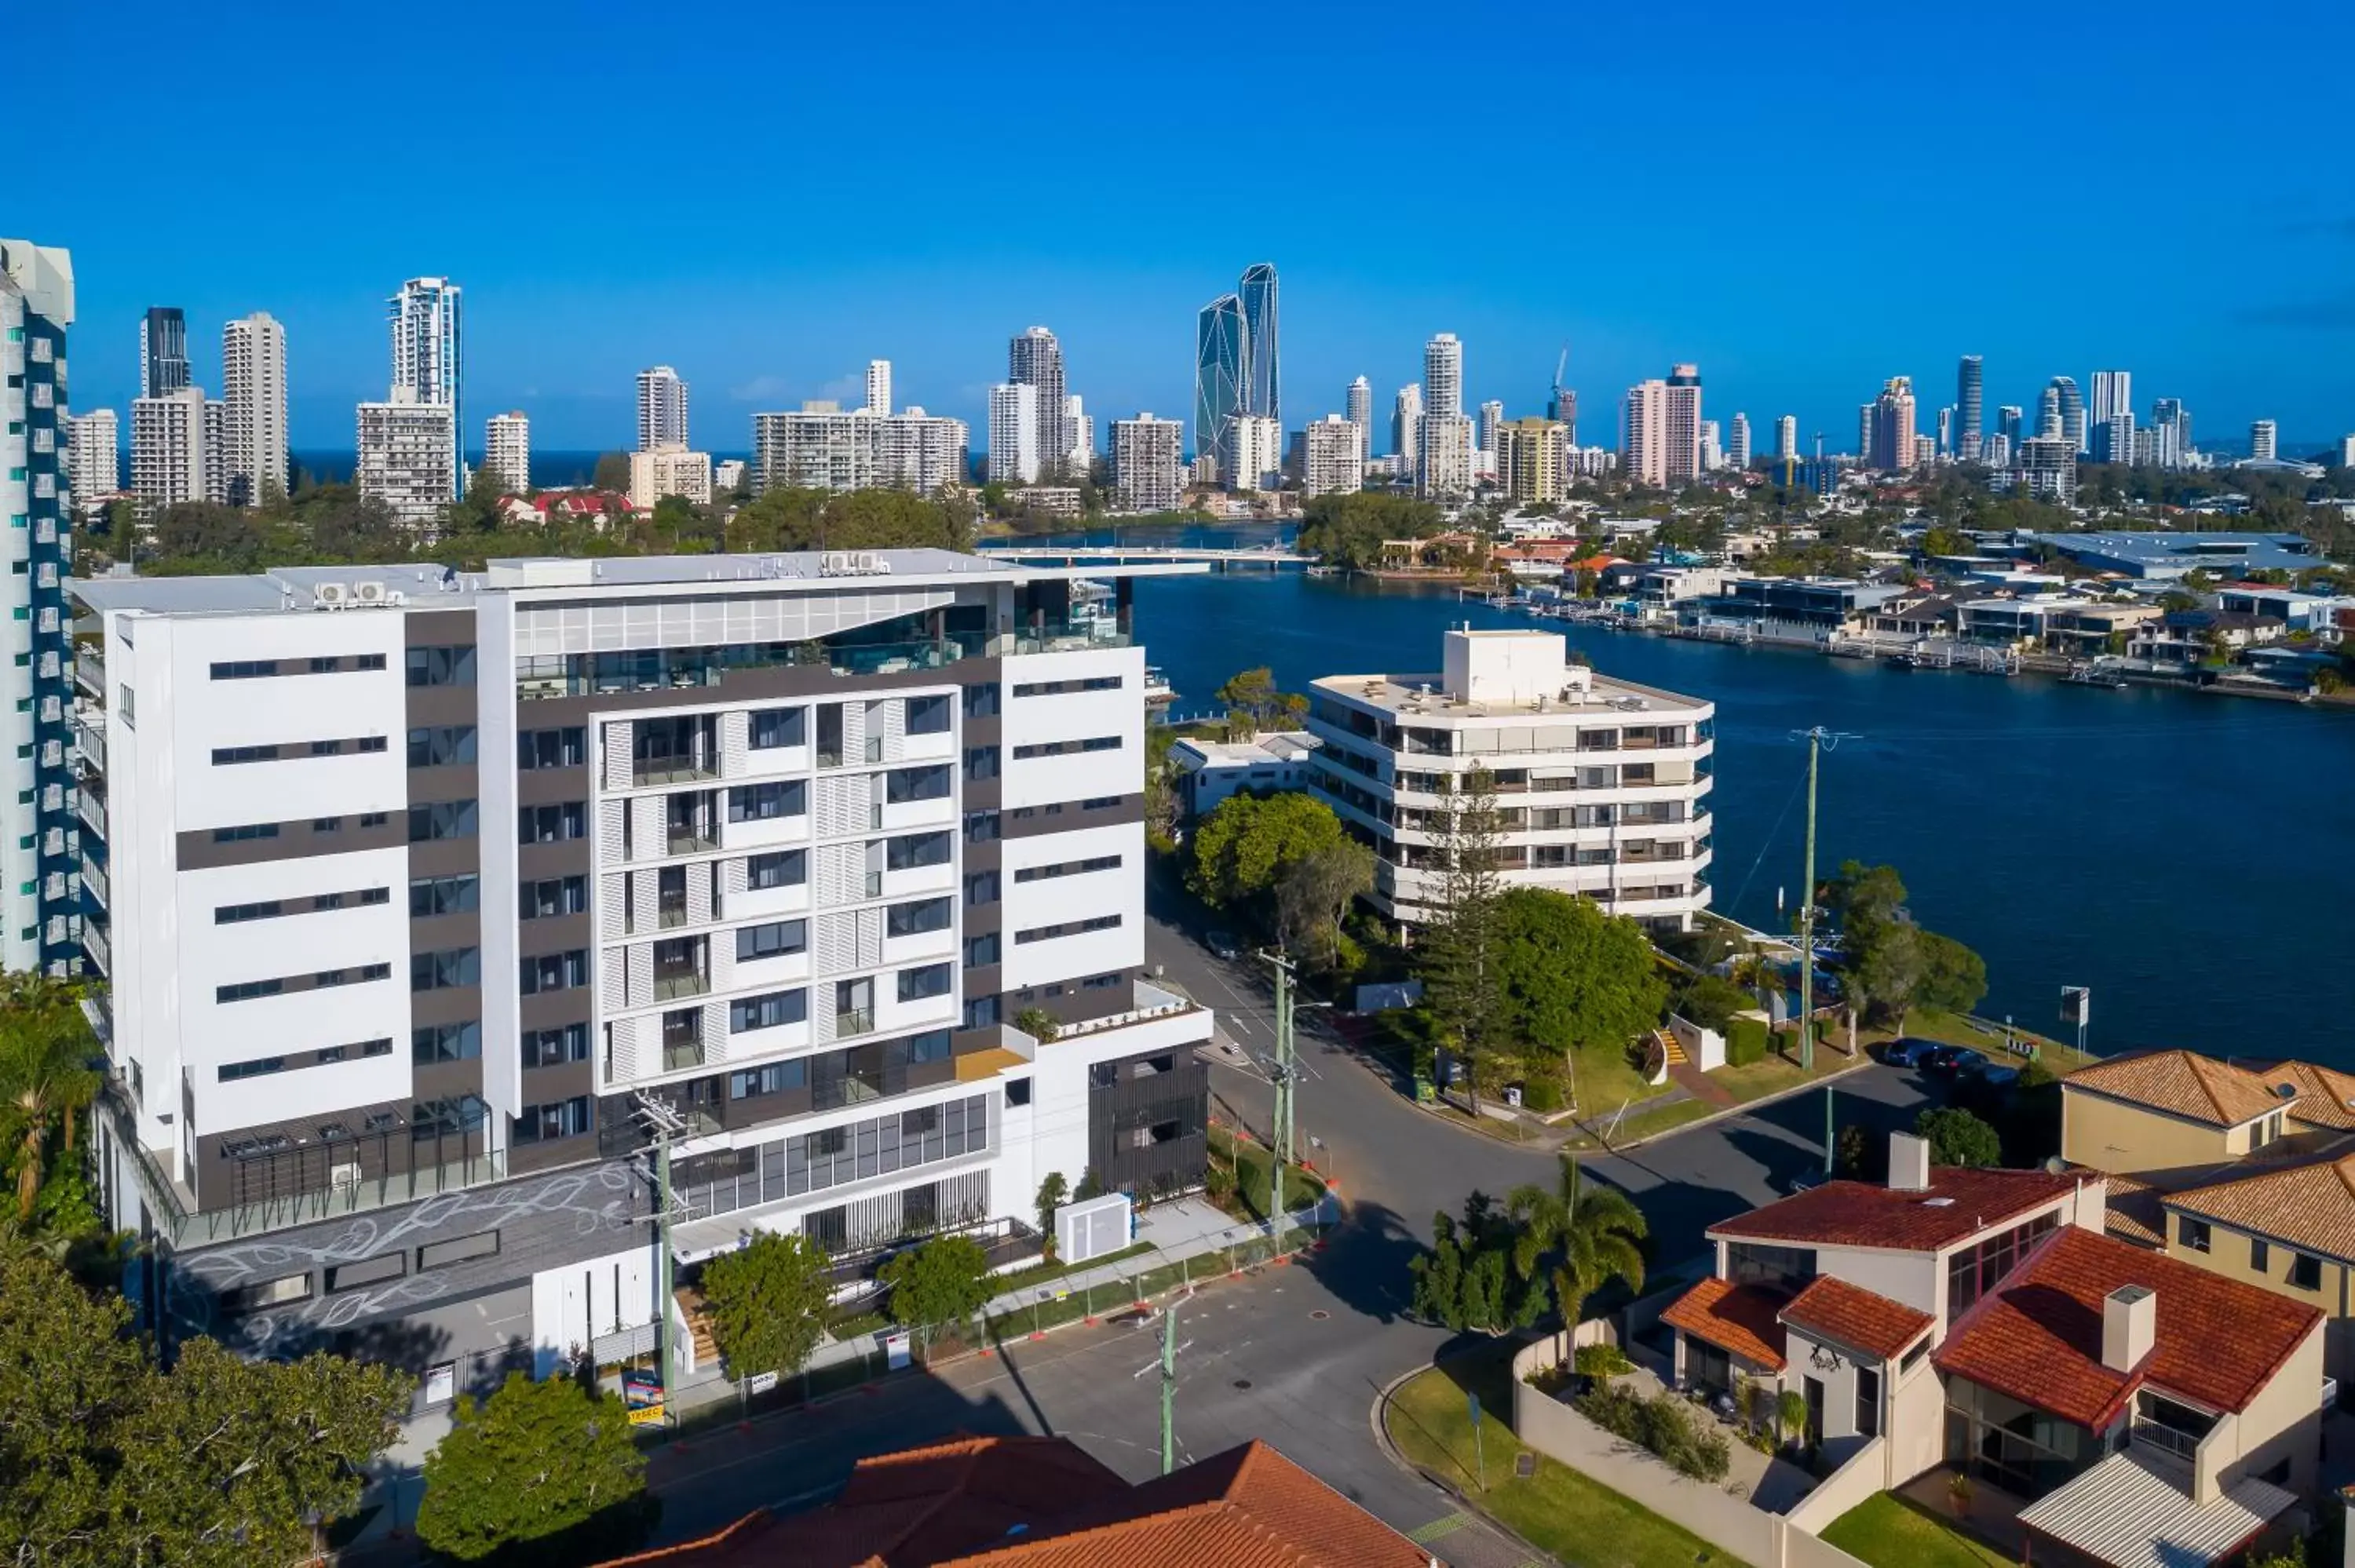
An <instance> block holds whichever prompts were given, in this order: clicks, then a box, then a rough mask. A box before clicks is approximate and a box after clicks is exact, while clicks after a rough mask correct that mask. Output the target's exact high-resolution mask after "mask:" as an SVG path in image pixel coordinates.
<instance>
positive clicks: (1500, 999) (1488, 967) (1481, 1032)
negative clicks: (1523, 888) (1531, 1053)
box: [1422, 765, 1512, 1116]
mask: <svg viewBox="0 0 2355 1568" xmlns="http://www.w3.org/2000/svg"><path fill="white" fill-rule="evenodd" d="M1439 794H1440V805H1439V810H1436V811H1435V812H1433V813H1432V837H1433V840H1434V841H1435V842H1434V843H1433V851H1432V853H1433V859H1434V860H1435V861H1436V862H1437V865H1438V870H1439V895H1438V898H1437V899H1436V900H1435V901H1434V902H1433V905H1432V906H1431V908H1432V914H1431V919H1430V921H1429V923H1428V924H1427V925H1426V926H1425V927H1423V934H1422V940H1423V951H1424V959H1423V1001H1424V1003H1425V1005H1427V1006H1428V1007H1429V1008H1430V1009H1431V1010H1432V1012H1433V1014H1434V1015H1435V1016H1437V1017H1438V1018H1440V1019H1442V1020H1443V1021H1444V1026H1445V1028H1446V1030H1447V1037H1448V1038H1449V1040H1450V1041H1451V1042H1452V1045H1453V1049H1454V1052H1455V1054H1456V1055H1457V1056H1459V1057H1461V1058H1463V1060H1464V1061H1465V1065H1466V1068H1467V1078H1468V1080H1469V1082H1470V1085H1471V1093H1472V1111H1473V1114H1474V1115H1475V1116H1477V1115H1478V1114H1479V1111H1480V1087H1481V1082H1482V1080H1483V1078H1484V1077H1485V1078H1487V1079H1488V1080H1489V1081H1490V1082H1496V1081H1499V1080H1501V1078H1502V1077H1503V1076H1504V1075H1505V1074H1506V1073H1507V1072H1508V1070H1509V1069H1510V1067H1511V1065H1512V1057H1511V1049H1510V1045H1511V1043H1510V1040H1509V1038H1508V1033H1507V1030H1506V1027H1505V987H1504V980H1503V976H1502V974H1501V972H1500V970H1499V968H1498V965H1497V946H1498V941H1499V938H1500V935H1501V932H1500V926H1501V922H1500V920H1499V918H1498V905H1499V903H1500V901H1501V900H1502V898H1503V896H1504V883H1503V878H1502V877H1501V875H1500V874H1499V873H1498V863H1499V861H1500V860H1501V858H1502V844H1503V840H1504V836H1505V827H1504V819H1503V817H1502V815H1501V814H1500V813H1499V812H1498V811H1497V778H1496V775H1495V774H1493V773H1491V772H1490V771H1489V770H1488V769H1487V768H1485V767H1481V766H1478V765H1475V766H1474V767H1473V768H1472V770H1471V771H1470V772H1468V773H1466V774H1465V776H1464V779H1463V781H1462V782H1461V783H1460V784H1459V783H1457V782H1456V781H1455V779H1453V778H1452V777H1449V776H1447V775H1442V776H1441V779H1440V789H1439Z"/></svg>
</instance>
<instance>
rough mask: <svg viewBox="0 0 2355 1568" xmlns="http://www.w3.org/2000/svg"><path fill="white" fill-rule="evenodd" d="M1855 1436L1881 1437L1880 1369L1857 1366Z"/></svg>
mask: <svg viewBox="0 0 2355 1568" xmlns="http://www.w3.org/2000/svg"><path fill="white" fill-rule="evenodd" d="M1856 1435H1857V1436H1859V1437H1878V1436H1881V1369H1880V1368H1879V1367H1869V1366H1862V1365H1859V1367H1858V1368H1857V1369H1856Z"/></svg>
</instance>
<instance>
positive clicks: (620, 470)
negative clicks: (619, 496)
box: [589, 452, 630, 491]
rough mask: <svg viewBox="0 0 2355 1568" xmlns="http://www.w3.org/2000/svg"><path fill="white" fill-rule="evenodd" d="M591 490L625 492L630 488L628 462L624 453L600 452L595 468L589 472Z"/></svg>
mask: <svg viewBox="0 0 2355 1568" xmlns="http://www.w3.org/2000/svg"><path fill="white" fill-rule="evenodd" d="M589 487H590V488H591V490H618V491H627V490H628V489H629V488H630V460H629V456H628V454H627V453H624V452H602V453H600V454H599V455H598V458H597V466H596V467H595V468H594V469H592V470H591V471H590V474H589Z"/></svg>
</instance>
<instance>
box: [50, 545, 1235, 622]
mask: <svg viewBox="0 0 2355 1568" xmlns="http://www.w3.org/2000/svg"><path fill="white" fill-rule="evenodd" d="M1207 571H1209V565H1208V564H1207V563H1204V562H1198V561H1147V562H1121V563H1118V564H1113V563H1091V564H1090V565H1087V566H1083V567H1081V566H1061V567H1055V566H1032V565H1028V564H1026V563H1023V562H1019V561H1008V560H998V559H993V558H991V557H990V556H978V555H968V554H964V553H963V552H961V551H956V550H939V549H913V550H862V551H834V552H820V551H816V550H793V551H780V552H777V553H775V554H768V555H709V556H507V557H500V558H496V559H493V560H490V561H487V562H485V564H484V569H483V570H482V571H479V572H464V571H456V570H453V569H451V568H447V567H437V566H430V565H429V566H418V565H408V564H403V565H395V566H359V565H355V566H347V567H272V568H271V569H270V570H268V571H263V572H256V573H252V574H250V575H243V576H237V577H134V576H129V575H124V576H119V577H118V576H109V577H78V578H76V579H74V581H73V583H72V585H71V589H70V591H71V592H72V594H73V595H74V597H75V598H77V599H80V600H81V601H82V602H83V603H84V604H87V605H88V606H90V607H91V609H96V610H101V611H104V610H139V611H143V612H145V613H147V614H150V615H254V614H262V613H267V612H270V611H272V610H279V611H285V612H290V613H304V614H308V613H309V612H310V611H311V610H312V609H313V607H314V593H315V590H317V589H318V588H321V587H322V586H325V585H335V586H337V587H342V588H346V589H355V588H358V587H359V585H361V584H363V583H372V584H375V585H377V586H378V587H379V588H383V589H384V590H385V592H386V593H387V594H388V595H389V594H394V593H398V594H400V595H402V596H403V597H404V599H405V607H406V608H408V609H464V608H467V607H470V606H471V605H473V604H474V602H475V601H476V600H477V599H480V598H482V597H484V596H486V595H492V594H510V593H511V594H520V595H526V596H528V597H531V598H534V599H585V598H624V599H634V598H655V597H661V596H663V595H664V594H665V593H666V591H668V592H679V591H686V590H693V589H698V588H701V589H719V590H725V589H729V588H743V589H748V590H751V591H760V590H762V589H768V590H773V591H799V592H822V591H826V590H830V589H834V588H875V587H879V586H889V587H894V588H942V587H958V586H962V585H965V584H971V583H984V582H1007V583H1023V582H1038V581H1056V580H1066V581H1069V580H1077V579H1081V578H1098V579H1101V578H1108V577H1179V576H1188V575H1194V574H1199V573H1204V572H1207Z"/></svg>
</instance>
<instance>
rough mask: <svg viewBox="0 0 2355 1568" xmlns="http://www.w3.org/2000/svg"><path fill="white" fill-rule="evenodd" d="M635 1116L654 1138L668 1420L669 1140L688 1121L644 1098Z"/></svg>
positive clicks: (661, 1367) (658, 1304)
mask: <svg viewBox="0 0 2355 1568" xmlns="http://www.w3.org/2000/svg"><path fill="white" fill-rule="evenodd" d="M637 1114H638V1117H639V1119H641V1120H642V1121H644V1122H645V1124H646V1126H647V1127H648V1128H650V1129H651V1130H652V1131H653V1133H654V1135H655V1292H656V1294H655V1356H656V1358H657V1360H656V1361H655V1367H656V1370H657V1371H658V1372H660V1373H661V1374H662V1391H663V1414H664V1415H665V1417H666V1419H667V1418H669V1417H670V1416H671V1414H673V1413H672V1411H671V1405H670V1385H671V1367H672V1361H671V1357H672V1355H673V1353H674V1352H675V1351H676V1350H677V1346H676V1345H675V1344H674V1343H673V1339H674V1334H673V1330H672V1329H671V1313H672V1312H673V1311H674V1310H675V1309H676V1308H677V1296H676V1295H675V1294H674V1292H675V1291H676V1289H677V1287H676V1286H675V1285H674V1284H673V1282H672V1277H671V1253H670V1225H671V1219H672V1214H671V1210H672V1207H673V1204H672V1202H671V1192H670V1140H671V1139H672V1137H673V1136H674V1135H675V1134H677V1133H681V1132H684V1131H686V1130H687V1121H686V1118H683V1117H681V1116H680V1115H679V1114H678V1111H677V1107H674V1106H672V1105H671V1104H670V1102H669V1101H667V1100H664V1099H660V1098H657V1097H655V1096H653V1095H647V1094H641V1095H639V1096H638V1106H637Z"/></svg>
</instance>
